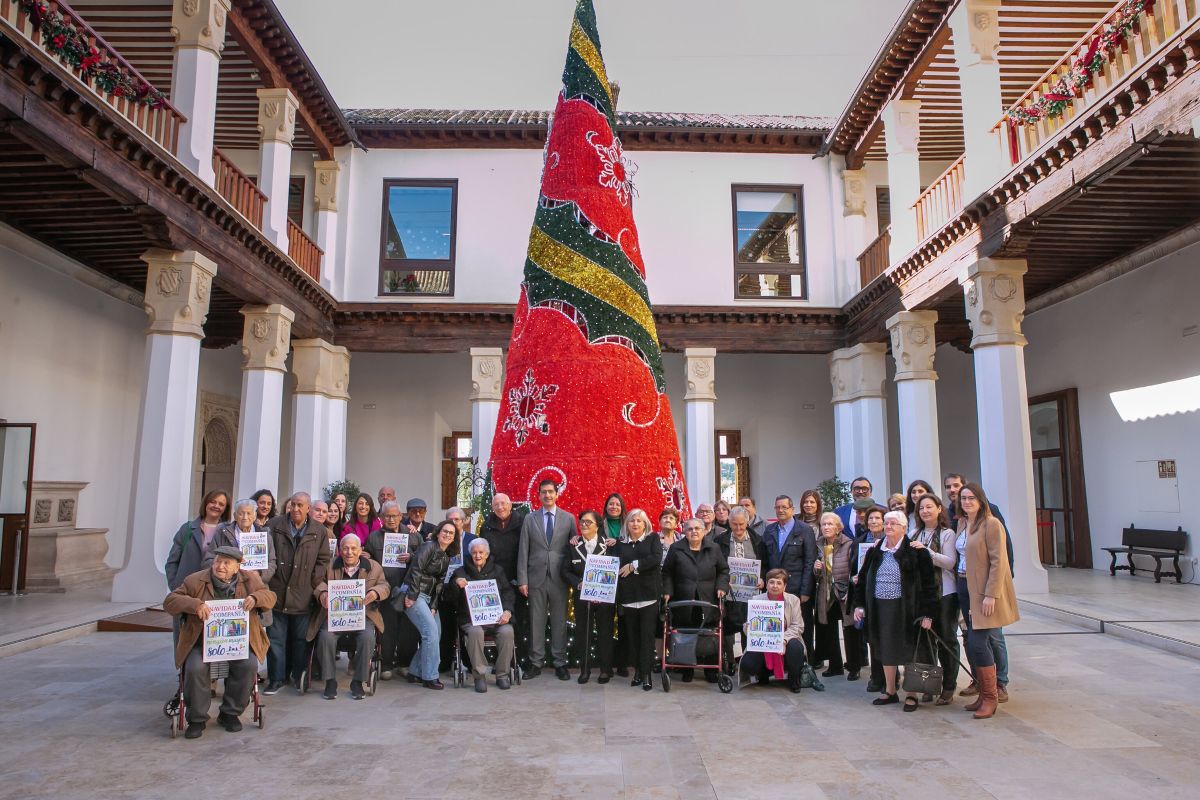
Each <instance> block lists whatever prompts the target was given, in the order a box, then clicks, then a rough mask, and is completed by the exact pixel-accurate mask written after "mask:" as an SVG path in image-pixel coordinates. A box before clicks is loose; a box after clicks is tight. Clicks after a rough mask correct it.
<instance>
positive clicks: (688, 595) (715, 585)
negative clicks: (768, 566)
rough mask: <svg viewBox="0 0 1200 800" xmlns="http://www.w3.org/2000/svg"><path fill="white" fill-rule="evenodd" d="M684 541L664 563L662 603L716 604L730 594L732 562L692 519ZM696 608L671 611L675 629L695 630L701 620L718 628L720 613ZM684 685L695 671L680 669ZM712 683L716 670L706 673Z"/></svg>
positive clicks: (669, 554)
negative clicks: (691, 601) (730, 564)
mask: <svg viewBox="0 0 1200 800" xmlns="http://www.w3.org/2000/svg"><path fill="white" fill-rule="evenodd" d="M683 537H684V540H683V541H682V542H676V543H675V544H673V545H671V550H670V551H669V552H668V553H667V560H666V562H665V563H664V564H663V590H662V591H663V602H664V603H669V602H671V601H672V600H675V601H681V600H703V601H704V602H705V603H712V604H713V605H717V604H718V603H720V601H721V600H723V599H724V598H725V595H726V594H728V593H729V563H728V562H727V561H726V560H725V556H724V555H722V554H721V548H720V547H718V546H717V543H716V542H715V541H713V538H714V537H712V536H705V535H704V523H703V522H701V521H700V520H698V519H689V520H688V521H687V522H685V523H684V524H683ZM697 610H698V609H695V608H681V609H678V610H676V611H673V612H672V616H671V623H672V625H674V626H675V627H695V626H697V625H699V623H700V620H701V619H703V620H704V624H705V625H715V624H716V622H717V617H718V613H719V612H717V611H716V610H715V609H705V610H704V614H703V615H701V614H698V613H696V611H697ZM680 673H681V674H682V676H683V682H684V683H689V682H690V681H691V680H692V675H693V673H694V670H691V669H687V668H684V669H681V670H680ZM704 677H705V678H706V679H708V682H709V683H714V682H715V681H716V680H717V673H716V671H715V670H705V672H704Z"/></svg>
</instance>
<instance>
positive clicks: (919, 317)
mask: <svg viewBox="0 0 1200 800" xmlns="http://www.w3.org/2000/svg"><path fill="white" fill-rule="evenodd" d="M936 322H937V312H936V311H901V312H900V313H899V314H896V315H895V316H894V317H892V318H891V319H889V320H888V321H887V328H888V331H889V333H890V334H891V337H892V358H894V359H895V360H896V381H897V382H899V381H919V380H926V381H935V380H937V373H936V372H934V370H933V358H934V353H935V352H936V351H937V339H936V338H935V336H934V332H933V326H934V324H935V323H936Z"/></svg>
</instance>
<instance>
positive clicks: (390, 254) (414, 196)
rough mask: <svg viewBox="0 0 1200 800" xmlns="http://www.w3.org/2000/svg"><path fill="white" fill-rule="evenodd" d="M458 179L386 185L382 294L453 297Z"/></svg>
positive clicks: (382, 249) (380, 255)
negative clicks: (450, 295)
mask: <svg viewBox="0 0 1200 800" xmlns="http://www.w3.org/2000/svg"><path fill="white" fill-rule="evenodd" d="M457 208H458V181H456V180H388V181H384V182H383V230H382V232H381V234H380V246H379V293H380V294H412V295H449V294H453V293H454V241H455V236H454V232H455V226H456V222H457Z"/></svg>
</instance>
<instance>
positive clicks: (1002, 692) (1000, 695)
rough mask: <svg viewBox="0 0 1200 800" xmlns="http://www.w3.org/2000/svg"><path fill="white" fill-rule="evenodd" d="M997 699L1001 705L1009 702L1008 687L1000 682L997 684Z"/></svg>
mask: <svg viewBox="0 0 1200 800" xmlns="http://www.w3.org/2000/svg"><path fill="white" fill-rule="evenodd" d="M996 699H997V700H998V701H999V702H1001V703H1007V702H1008V687H1007V686H1005V685H1004V684H1003V683H1000V682H999V681H997V682H996Z"/></svg>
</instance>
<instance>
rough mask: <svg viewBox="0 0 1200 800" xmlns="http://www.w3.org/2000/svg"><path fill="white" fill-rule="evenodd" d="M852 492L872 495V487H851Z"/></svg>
mask: <svg viewBox="0 0 1200 800" xmlns="http://www.w3.org/2000/svg"><path fill="white" fill-rule="evenodd" d="M850 492H851V493H852V494H862V495H867V494H870V493H871V487H870V486H851V487H850Z"/></svg>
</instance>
